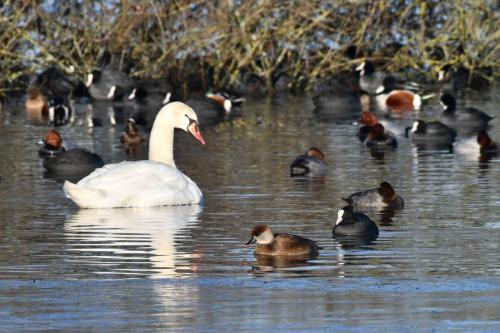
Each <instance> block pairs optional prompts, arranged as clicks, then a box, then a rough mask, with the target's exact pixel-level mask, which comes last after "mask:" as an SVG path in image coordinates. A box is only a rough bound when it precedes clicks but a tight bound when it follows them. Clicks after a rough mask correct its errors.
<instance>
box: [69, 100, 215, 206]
mask: <svg viewBox="0 0 500 333" xmlns="http://www.w3.org/2000/svg"><path fill="white" fill-rule="evenodd" d="M174 128H180V129H183V130H185V131H187V132H190V133H191V134H192V135H193V136H194V137H195V138H196V139H197V140H198V141H200V142H201V143H202V144H205V141H204V140H203V137H202V135H201V133H200V131H199V129H198V118H197V116H196V113H195V112H194V111H193V109H191V108H190V107H189V106H187V105H186V104H183V103H181V102H173V103H170V104H167V105H165V106H164V107H163V108H162V109H161V110H160V112H159V113H158V115H157V116H156V119H155V121H154V124H153V129H152V130H151V135H150V140H149V160H146V161H133V162H132V161H125V162H121V163H115V164H108V165H105V166H104V167H102V168H100V169H97V170H95V171H94V172H93V173H91V174H90V175H88V176H87V177H85V178H84V179H82V180H80V181H79V182H78V183H77V184H73V183H71V182H69V181H66V182H65V183H64V192H65V193H66V196H67V197H68V198H70V199H71V200H73V201H74V202H75V203H76V204H77V205H78V206H79V207H80V208H113V207H148V206H149V207H150V206H172V205H192V204H198V203H200V202H201V201H202V198H203V196H202V193H201V191H200V189H199V188H198V186H197V185H196V184H195V183H194V182H193V181H192V180H191V179H189V177H187V176H186V175H184V174H183V173H182V172H180V171H179V170H178V169H177V168H176V166H175V163H174V158H173V144H174Z"/></svg>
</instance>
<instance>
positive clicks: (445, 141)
mask: <svg viewBox="0 0 500 333" xmlns="http://www.w3.org/2000/svg"><path fill="white" fill-rule="evenodd" d="M405 135H406V137H407V138H410V139H411V141H412V142H413V143H415V144H424V145H427V144H430V145H438V146H447V147H449V146H451V144H452V143H453V141H455V138H456V136H457V132H455V131H454V130H453V129H451V128H450V127H448V126H446V125H445V124H443V123H442V122H439V121H431V122H425V121H423V120H419V119H417V120H415V121H414V122H413V126H412V127H407V128H406V130H405Z"/></svg>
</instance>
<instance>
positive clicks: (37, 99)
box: [24, 89, 49, 115]
mask: <svg viewBox="0 0 500 333" xmlns="http://www.w3.org/2000/svg"><path fill="white" fill-rule="evenodd" d="M24 106H25V108H26V111H27V112H28V113H36V114H42V115H48V113H49V102H48V99H47V97H46V96H45V95H43V94H42V92H41V91H40V90H38V89H30V90H29V91H28V96H27V98H26V102H25V104H24Z"/></svg>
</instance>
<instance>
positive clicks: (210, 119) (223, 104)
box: [186, 93, 233, 127]
mask: <svg viewBox="0 0 500 333" xmlns="http://www.w3.org/2000/svg"><path fill="white" fill-rule="evenodd" d="M186 104H187V105H189V106H190V107H192V108H193V109H196V110H199V111H198V119H199V122H200V126H202V127H203V126H211V125H214V124H216V123H218V122H221V121H223V120H225V119H227V118H228V117H229V115H230V114H231V112H232V111H233V102H232V101H231V99H230V98H227V97H224V96H223V95H221V94H213V93H207V94H205V95H195V96H192V97H191V98H190V99H188V100H187V101H186Z"/></svg>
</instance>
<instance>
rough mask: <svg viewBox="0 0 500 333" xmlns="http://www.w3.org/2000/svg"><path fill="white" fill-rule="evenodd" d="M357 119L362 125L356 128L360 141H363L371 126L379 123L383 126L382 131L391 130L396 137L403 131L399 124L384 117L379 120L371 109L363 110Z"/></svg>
mask: <svg viewBox="0 0 500 333" xmlns="http://www.w3.org/2000/svg"><path fill="white" fill-rule="evenodd" d="M358 121H359V123H360V124H361V125H362V126H360V127H359V129H358V139H359V141H361V142H365V140H366V138H367V137H368V134H369V133H370V131H371V129H372V128H373V126H375V125H376V124H379V123H380V124H382V126H384V131H386V132H391V133H392V134H394V135H395V136H396V137H397V136H401V135H403V134H404V131H405V129H404V127H403V126H402V125H400V124H396V123H394V122H392V121H388V120H384V119H381V120H379V118H378V117H377V115H375V113H373V112H371V111H363V112H362V113H361V117H359V120H358Z"/></svg>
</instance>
